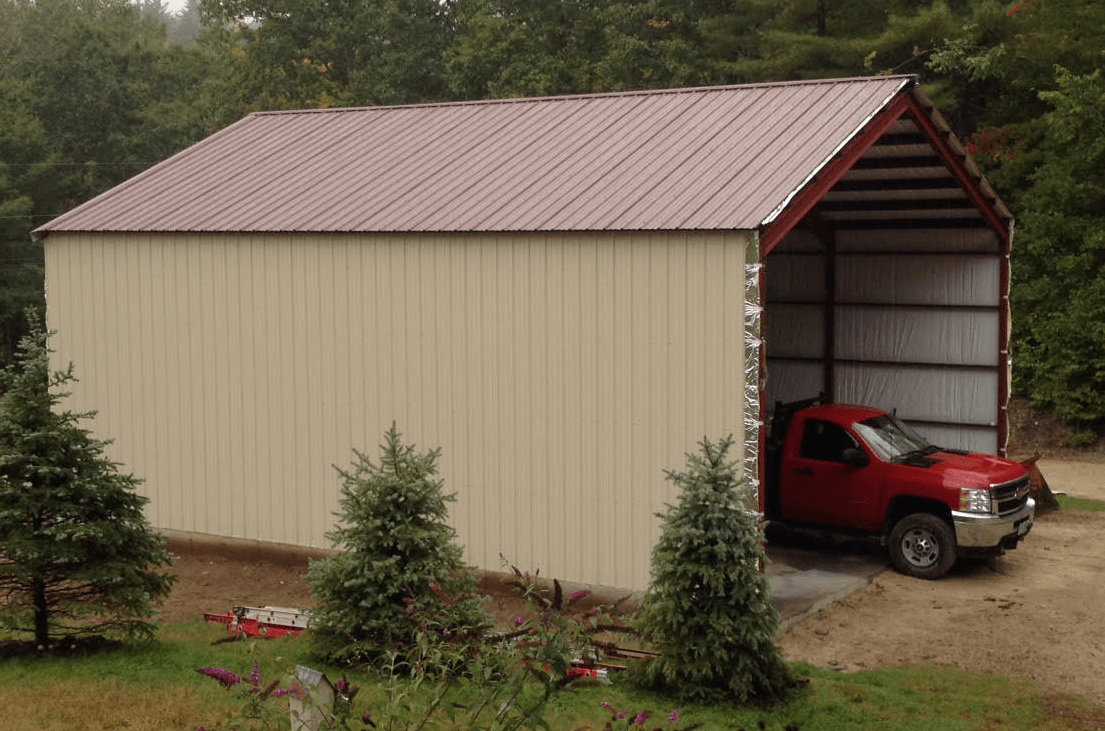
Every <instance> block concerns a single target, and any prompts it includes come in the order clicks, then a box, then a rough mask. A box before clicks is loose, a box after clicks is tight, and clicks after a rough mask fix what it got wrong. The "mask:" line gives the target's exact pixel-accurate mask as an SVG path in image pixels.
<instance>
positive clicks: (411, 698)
mask: <svg viewBox="0 0 1105 731" xmlns="http://www.w3.org/2000/svg"><path fill="white" fill-rule="evenodd" d="M515 575H516V579H517V581H516V585H517V587H518V589H519V591H521V592H523V593H524V595H525V598H526V604H525V606H526V609H525V613H524V614H523V615H519V616H518V617H516V618H515V619H514V620H513V622H512V623H511V624H512V626H511V627H509V628H506V629H498V628H495V627H493V626H492V625H490V624H486V623H485V624H481V625H477V626H472V627H463V628H461V629H457V627H458V626H461V625H462V623H459V622H458V618H457V615H458V614H460V615H462V616H463V615H464V614H465V613H466V612H467V609H466V606H467V603H468V602H469V601H470V600H471V598H472V597H471V596H469V595H468V594H459V595H457V596H453V595H451V594H449V593H448V592H446V591H445V590H444V589H442V588H441V587H440V586H437V585H434V586H432V587H430V591H431V592H432V593H433V594H434V595H435V596H436V597H437V598H438V602H437V603H436V604H435V605H434V606H432V607H428V606H426V605H425V603H419V602H415V601H410V602H409V603H408V605H407V607H408V609H407V611H406V612H405V615H404V616H405V621H406V622H407V624H408V625H409V628H410V630H409V634H410V636H411V638H412V641H411V642H410V643H409V644H405V645H401V646H395V647H393V648H391V649H390V650H389V651H388V652H387V655H386V662H385V663H383V666H382V667H380V665H379V664H377V665H376V667H377V669H378V671H379V672H380V673H381V676H382V677H381V682H382V685H381V690H382V696H381V700H379V701H378V702H376V703H374V704H372V706H371V707H370V708H369V709H368V711H367V712H364V713H358V711H356V710H354V700H355V699H356V698H357V691H358V689H357V687H356V686H350V685H349V683H348V682H347V681H346V680H345V679H344V677H343V678H341V679H339V680H338V682H337V683H336V684H335V690H336V693H337V697H336V698H335V701H334V705H333V709H332V710H325V709H324V710H325V712H324V714H323V719H324V721H323V722H324V723H326V724H330V725H329V726H328V728H339V729H354V728H357V729H364V728H373V729H377V728H378V729H388V731H422V730H426V731H434V730H437V729H441V730H442V731H444V729H455V728H463V729H468V730H470V731H482V730H486V731H492V730H494V731H512V730H514V729H531V728H547V727H548V724H547V721H546V720H545V711H546V708H547V707H548V704H549V702H550V701H551V700H552V699H553V698H554V697H556V695H557V694H559V693H561V692H562V691H564V690H566V689H568V688H570V687H573V686H578V685H585V684H590V683H594V682H595V681H594V680H592V679H590V678H585V677H583V678H581V677H574V676H573V675H572V674H571V673H570V670H571V669H572V668H573V666H574V664H575V663H576V662H577V661H578V660H579V659H580V658H583V657H587V656H588V655H594V654H595V653H596V652H597V650H596V647H597V643H596V640H595V635H596V633H599V632H604V631H609V630H610V629H612V628H615V629H624V627H623V626H622V625H620V624H618V623H617V622H616V621H615V620H613V619H611V618H610V616H609V614H608V611H609V609H610V608H611V607H608V606H604V605H593V606H590V607H585V606H584V600H585V599H587V597H588V595H589V594H590V592H588V591H578V592H574V593H572V594H568V595H567V596H565V593H564V592H563V590H562V589H561V586H560V584H559V582H556V581H554V582H552V588H551V591H550V590H549V589H548V588H546V587H543V586H541V585H540V583H539V582H538V581H537V577H536V575H529V574H523V573H521V572H518V571H515ZM199 672H201V673H202V674H204V675H207V676H209V677H212V678H214V679H215V680H217V681H218V682H220V683H222V684H223V685H224V686H226V687H227V688H228V689H237V692H239V693H240V694H241V698H242V704H241V706H240V708H239V709H238V710H237V711H235V712H234V713H233V714H231V715H230V716H228V717H227V719H226V721H225V725H226V727H227V728H235V729H249V730H251V731H252V730H255V729H256V730H260V729H268V728H277V727H281V726H280V724H286V721H285V720H283V719H286V718H287V714H288V712H289V711H288V710H287V698H289V697H294V698H297V699H299V700H300V701H302V703H303V704H304V705H305V707H306V708H308V709H312V708H318V698H317V696H315V695H312V694H311V693H310V691H309V689H306V688H303V687H302V686H301V685H299V684H298V681H297V679H296V678H295V677H294V676H293V675H290V674H285V675H284V676H282V678H281V679H280V680H277V681H276V682H274V683H270V684H269V685H267V686H263V685H262V682H261V677H260V669H259V668H258V667H257V665H256V664H254V667H253V672H252V674H251V676H250V681H249V683H246V682H245V681H244V680H243V679H242V678H241V677H240V676H238V675H236V674H234V673H233V672H230V671H227V670H225V669H221V668H202V669H200V671H199ZM222 726H223V724H222V723H220V725H219V727H222Z"/></svg>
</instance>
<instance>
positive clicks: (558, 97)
mask: <svg viewBox="0 0 1105 731" xmlns="http://www.w3.org/2000/svg"><path fill="white" fill-rule="evenodd" d="M906 79H908V80H910V81H912V82H913V84H916V83H917V80H918V79H917V75H916V74H887V75H884V76H842V77H839V78H831V79H792V80H789V81H757V82H752V83H748V84H718V85H716V86H678V87H671V88H666V89H629V90H626V91H603V92H590V93H581V94H550V95H545V96H517V97H504V98H499V99H461V100H456V101H441V102H421V103H417V104H384V105H378V106H371V105H369V106H357V107H325V108H320V109H272V110H265V111H258V112H252V113H251V114H249V115H248V116H250V117H268V116H277V115H282V114H342V113H356V112H382V111H388V110H395V109H431V108H435V107H465V106H491V105H499V104H533V103H539V102H554V101H573V100H587V99H614V98H624V97H632V96H666V95H669V94H671V95H677V94H702V93H707V92H726V91H738V90H742V89H768V88H778V87H781V86H818V85H824V86H831V85H833V84H843V83H855V82H867V83H874V82H880V81H891V80H896V81H901V80H906Z"/></svg>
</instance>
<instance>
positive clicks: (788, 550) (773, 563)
mask: <svg viewBox="0 0 1105 731" xmlns="http://www.w3.org/2000/svg"><path fill="white" fill-rule="evenodd" d="M766 548H767V556H768V563H767V566H766V567H765V573H766V574H767V578H768V582H769V584H770V587H771V603H772V604H774V605H775V608H776V609H777V610H779V615H780V619H779V631H780V632H782V631H784V630H785V629H786V628H787V627H790V626H791V625H793V624H797V623H798V622H801V621H802V620H804V619H807V618H809V617H811V616H813V615H814V614H816V613H817V612H818V611H819V610H820V609H823V608H824V607H826V606H828V605H829V604H832V603H833V602H838V601H840V600H842V599H845V598H847V597H848V596H850V595H852V594H854V593H856V592H857V591H861V590H863V589H864V588H866V587H867V586H868V585H869V584H870V583H871V582H872V581H873V580H874V579H875V577H877V576H878V575H879V574H881V573H882V572H883V571H885V570H886V569H888V568H889V566H890V564H889V560H888V558H887V556H886V553H885V549H883V548H882V547H881V546H879V545H878V544H877V543H875V544H872V543H871V542H870V541H861V540H852V539H847V540H844V541H841V540H834V539H830V538H825V537H824V536H821V535H819V534H811V533H808V532H797V533H795V532H793V531H791V530H790V529H786V530H785V531H783V532H779V531H773V532H771V533H769V536H768V541H767V546H766Z"/></svg>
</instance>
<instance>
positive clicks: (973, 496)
mask: <svg viewBox="0 0 1105 731" xmlns="http://www.w3.org/2000/svg"><path fill="white" fill-rule="evenodd" d="M959 509H960V510H962V511H963V512H965V513H989V512H992V508H991V503H990V491H989V490H976V489H973V488H970V487H963V488H960V490H959Z"/></svg>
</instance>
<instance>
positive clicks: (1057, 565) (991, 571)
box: [779, 511, 1105, 706]
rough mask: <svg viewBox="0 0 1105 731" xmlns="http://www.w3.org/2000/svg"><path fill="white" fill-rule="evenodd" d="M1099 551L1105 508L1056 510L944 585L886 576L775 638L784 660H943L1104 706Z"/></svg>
mask: <svg viewBox="0 0 1105 731" xmlns="http://www.w3.org/2000/svg"><path fill="white" fill-rule="evenodd" d="M1103 555H1105V513H1087V512H1073V511H1060V512H1057V513H1051V514H1049V515H1047V516H1046V517H1044V518H1043V519H1041V520H1039V521H1037V524H1036V527H1035V528H1034V529H1033V532H1032V533H1031V535H1029V537H1028V539H1027V540H1025V542H1024V543H1023V544H1022V545H1021V547H1020V548H1018V549H1017V550H1015V551H1010V552H1009V553H1007V554H1006V555H1005V556H1003V557H1001V558H998V559H995V560H993V561H991V562H988V563H987V562H974V563H965V564H962V565H959V566H957V567H956V568H955V569H953V571H952V573H951V574H950V575H949V576H947V577H945V578H944V579H942V580H940V581H921V580H918V579H910V578H907V577H905V576H902V575H900V574H897V573H895V572H893V571H887V572H886V573H884V574H882V576H880V577H879V578H878V579H876V580H875V581H874V582H873V583H872V584H871V585H870V586H869V587H868V588H867V589H865V590H864V591H861V592H859V593H857V594H854V595H852V596H851V597H849V598H848V599H846V600H844V601H842V602H838V603H836V604H832V605H830V606H829V607H827V608H826V609H824V610H823V611H821V612H820V613H818V615H817V616H815V617H813V618H811V619H809V620H807V621H805V622H802V623H800V624H797V625H795V626H793V627H791V628H790V629H788V630H787V631H786V632H784V633H783V635H782V636H781V637H780V638H779V645H780V647H781V648H782V649H783V652H784V653H785V655H786V657H787V658H788V659H790V660H801V661H804V662H808V663H811V664H813V665H816V666H819V667H828V668H834V669H837V670H840V671H843V672H849V671H855V670H864V669H869V668H881V667H894V666H902V665H925V664H937V665H950V666H954V667H957V668H962V669H964V670H972V671H980V672H986V673H993V674H996V675H1002V676H1007V677H1016V678H1025V679H1029V680H1032V681H1035V682H1037V683H1039V684H1040V685H1041V686H1042V687H1044V688H1046V689H1050V690H1053V691H1055V692H1057V693H1072V694H1075V695H1081V696H1085V697H1086V698H1089V699H1090V700H1092V701H1093V702H1094V703H1095V704H1098V705H1102V706H1105V625H1103V624H1102V622H1101V607H1102V606H1105V583H1103V582H1102V581H1101V569H1102V559H1101V557H1102V556H1103Z"/></svg>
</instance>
